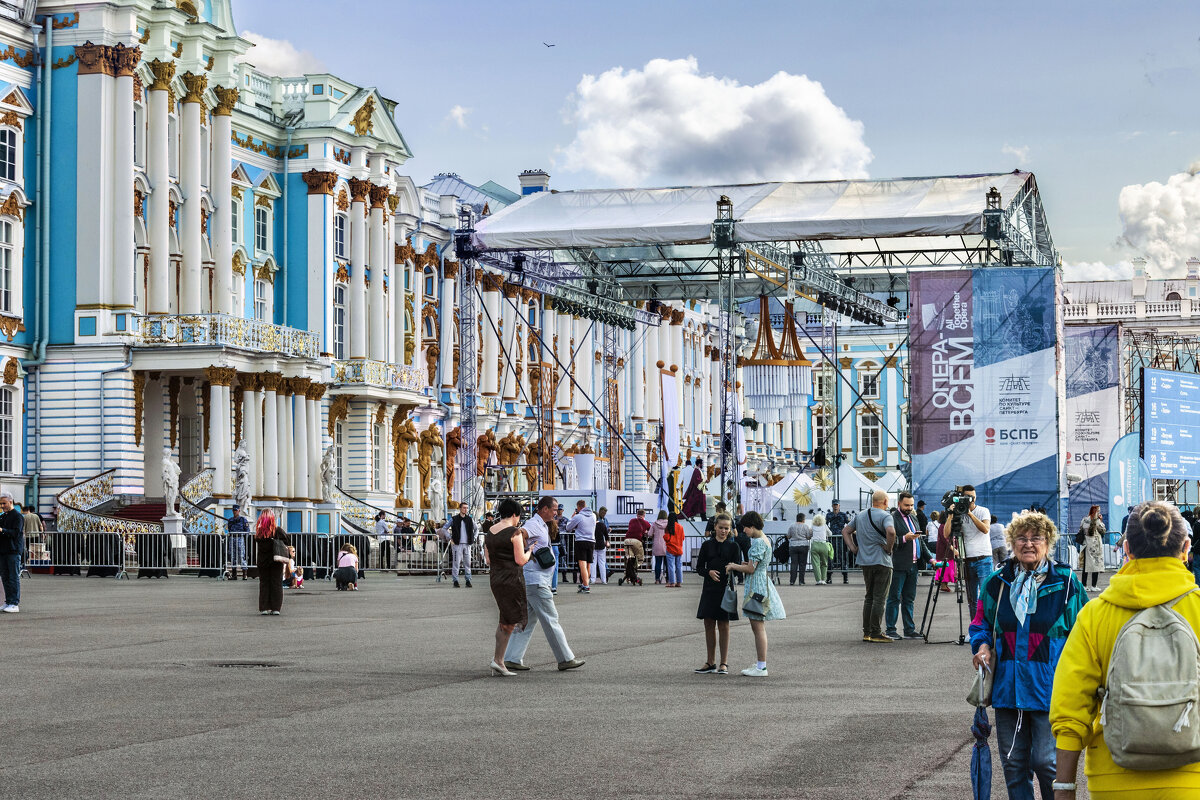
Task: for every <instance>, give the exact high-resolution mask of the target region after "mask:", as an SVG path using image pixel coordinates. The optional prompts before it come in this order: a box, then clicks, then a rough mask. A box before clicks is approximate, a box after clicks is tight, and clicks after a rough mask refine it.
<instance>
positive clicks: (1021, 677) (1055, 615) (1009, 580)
mask: <svg viewBox="0 0 1200 800" xmlns="http://www.w3.org/2000/svg"><path fill="white" fill-rule="evenodd" d="M1005 538H1006V539H1007V540H1008V545H1009V547H1010V548H1011V549H1012V553H1013V556H1012V558H1010V559H1008V560H1007V561H1005V562H1004V563H1003V564H1002V565H1001V567H1000V569H998V570H996V571H995V572H993V573H992V574H991V576H989V577H988V579H987V580H986V581H984V584H983V587H982V589H981V591H980V596H979V606H978V609H977V611H976V613H975V619H974V620H972V622H971V651H972V652H973V653H974V654H975V656H974V659H973V664H974V666H975V667H980V666H982V667H984V668H986V669H990V670H994V672H995V679H994V682H993V684H992V707H993V708H994V709H995V715H996V740H997V745H998V746H999V748H1000V761H1001V763H1002V764H1003V765H1004V779H1005V782H1006V783H1007V784H1008V796H1009V797H1010V798H1014V799H1015V800H1024V798H1029V800H1033V797H1034V793H1033V782H1034V777H1035V776H1036V778H1037V782H1038V784H1039V787H1040V789H1041V796H1042V797H1053V792H1052V790H1051V788H1050V784H1051V783H1053V781H1054V775H1055V741H1054V735H1053V734H1052V733H1051V731H1050V695H1051V691H1052V690H1053V688H1054V670H1055V669H1056V668H1057V667H1058V659H1059V656H1061V655H1062V651H1063V647H1064V645H1066V643H1067V635H1068V634H1070V632H1071V627H1072V626H1073V625H1074V624H1075V617H1076V615H1077V614H1078V613H1079V610H1080V609H1081V608H1083V604H1084V603H1086V602H1087V600H1088V597H1087V590H1086V589H1084V586H1083V584H1082V583H1080V581H1079V578H1078V577H1076V576H1075V574H1074V573H1073V572H1071V568H1070V567H1069V566H1068V565H1066V564H1060V563H1055V562H1054V561H1053V560H1052V559H1051V558H1050V553H1051V552H1053V551H1054V542H1055V540H1056V539H1057V538H1058V531H1057V530H1056V529H1055V527H1054V523H1053V522H1052V521H1051V520H1050V518H1049V517H1047V516H1046V515H1045V514H1040V513H1036V512H1027V513H1025V514H1021V515H1020V516H1018V517H1017V518H1016V519H1014V520H1013V521H1012V522H1011V523H1009V525H1008V528H1007V529H1006V531H1005Z"/></svg>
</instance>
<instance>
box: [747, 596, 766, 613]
mask: <svg viewBox="0 0 1200 800" xmlns="http://www.w3.org/2000/svg"><path fill="white" fill-rule="evenodd" d="M766 599H767V598H766V596H765V595H761V594H747V595H746V602H744V603H742V611H745V612H746V613H747V614H757V615H758V616H760V617H765V616H766V615H767V610H766V608H764V607H763V600H766Z"/></svg>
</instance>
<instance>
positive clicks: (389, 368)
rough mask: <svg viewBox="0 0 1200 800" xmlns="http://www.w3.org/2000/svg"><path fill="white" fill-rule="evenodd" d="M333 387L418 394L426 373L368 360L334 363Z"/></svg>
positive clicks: (416, 369)
mask: <svg viewBox="0 0 1200 800" xmlns="http://www.w3.org/2000/svg"><path fill="white" fill-rule="evenodd" d="M330 372H331V374H332V382H333V383H334V384H335V385H343V386H347V385H349V386H353V385H363V386H382V387H384V388H386V389H403V390H405V391H409V392H419V391H421V390H422V389H424V388H425V386H426V377H427V372H426V370H425V369H423V368H421V367H406V366H404V365H401V364H391V363H388V362H386V361H372V360H371V359H368V358H350V359H346V360H344V361H334V362H333V365H332V366H331V368H330Z"/></svg>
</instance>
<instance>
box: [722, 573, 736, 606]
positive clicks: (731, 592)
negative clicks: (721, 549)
mask: <svg viewBox="0 0 1200 800" xmlns="http://www.w3.org/2000/svg"><path fill="white" fill-rule="evenodd" d="M725 576H726V582H725V596H724V597H722V598H721V610H722V611H724V612H725V613H727V614H736V613H737V608H738V596H737V587H736V586H734V583H733V573H732V572H729V571H728V570H726V571H725Z"/></svg>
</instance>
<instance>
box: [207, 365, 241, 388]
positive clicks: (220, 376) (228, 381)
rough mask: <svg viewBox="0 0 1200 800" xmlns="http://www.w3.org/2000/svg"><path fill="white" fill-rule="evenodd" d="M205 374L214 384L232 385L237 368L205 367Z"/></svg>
mask: <svg viewBox="0 0 1200 800" xmlns="http://www.w3.org/2000/svg"><path fill="white" fill-rule="evenodd" d="M204 375H205V377H206V378H208V382H209V383H211V384H212V385H214V386H232V385H233V380H234V378H236V377H237V370H236V369H234V368H233V367H205V368H204Z"/></svg>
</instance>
